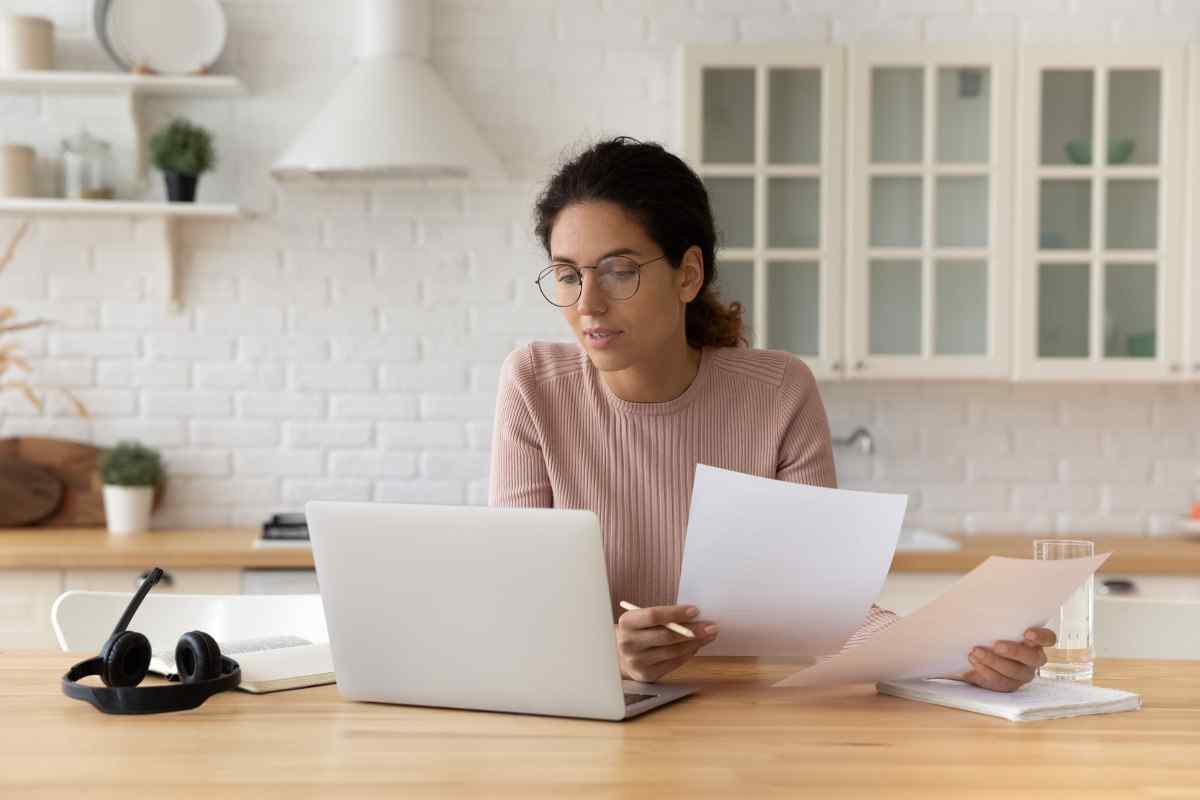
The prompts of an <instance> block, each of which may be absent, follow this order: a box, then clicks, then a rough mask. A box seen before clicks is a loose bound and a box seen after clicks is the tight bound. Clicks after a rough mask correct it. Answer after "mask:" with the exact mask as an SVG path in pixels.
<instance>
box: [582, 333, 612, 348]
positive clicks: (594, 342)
mask: <svg viewBox="0 0 1200 800" xmlns="http://www.w3.org/2000/svg"><path fill="white" fill-rule="evenodd" d="M620 335H621V331H607V332H604V333H600V332H599V331H596V332H586V333H584V337H585V338H586V339H587V342H588V344H589V345H590V346H591V347H593V348H595V349H597V350H603V349H605V348H606V347H610V346H611V345H612V343H613V342H614V341H616V339H617V337H618V336H620Z"/></svg>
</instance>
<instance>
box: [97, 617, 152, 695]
mask: <svg viewBox="0 0 1200 800" xmlns="http://www.w3.org/2000/svg"><path fill="white" fill-rule="evenodd" d="M150 655H151V654H150V640H149V639H147V638H146V637H145V636H143V635H142V634H140V633H138V632H137V631H121V632H120V633H118V634H117V635H116V636H112V637H110V638H109V640H108V641H107V642H105V643H104V647H102V648H101V649H100V660H101V662H102V668H101V671H100V680H101V681H102V682H103V683H104V685H105V686H118V687H120V686H137V685H138V684H139V683H141V682H142V679H143V678H145V677H146V672H147V671H148V670H149V669H150Z"/></svg>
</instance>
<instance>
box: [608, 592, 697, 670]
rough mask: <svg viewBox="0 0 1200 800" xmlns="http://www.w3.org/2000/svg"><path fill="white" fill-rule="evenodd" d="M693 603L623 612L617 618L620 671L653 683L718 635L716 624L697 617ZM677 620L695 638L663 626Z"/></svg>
mask: <svg viewBox="0 0 1200 800" xmlns="http://www.w3.org/2000/svg"><path fill="white" fill-rule="evenodd" d="M699 614H700V611H699V609H697V608H696V607H695V606H650V607H648V608H639V609H638V610H637V611H626V612H625V613H624V614H622V615H621V616H620V618H619V619H618V620H617V655H618V657H619V658H620V662H621V674H622V675H624V676H625V677H626V678H629V679H631V680H635V681H641V682H643V683H653V682H654V681H656V680H658V679H659V678H661V677H662V676H664V675H666V674H667V673H668V672H672V671H674V670H676V669H679V667H681V666H683V664H684V663H685V662H686V661H687V660H688V659H689V658H691V657H692V656H694V655H696V653H697V652H698V651H699V650H700V648H701V647H704V646H705V645H707V644H711V643H712V642H713V641H714V640H715V639H716V638H717V626H716V625H713V624H712V623H709V622H701V621H699V620H696V617H697V616H698V615H699ZM667 622H677V623H679V624H680V625H683V626H684V627H686V628H689V629H691V630H692V632H694V633H695V634H696V638H695V639H689V638H687V637H686V636H683V635H681V634H678V633H675V632H674V631H670V630H667V629H666V628H664V627H662V625H663V624H665V623H667Z"/></svg>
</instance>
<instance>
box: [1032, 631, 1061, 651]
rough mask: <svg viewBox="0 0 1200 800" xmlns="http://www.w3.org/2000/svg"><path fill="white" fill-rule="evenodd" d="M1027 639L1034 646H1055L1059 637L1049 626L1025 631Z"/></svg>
mask: <svg viewBox="0 0 1200 800" xmlns="http://www.w3.org/2000/svg"><path fill="white" fill-rule="evenodd" d="M1025 641H1027V642H1029V644H1031V645H1033V646H1034V647H1054V645H1055V644H1057V643H1058V637H1057V636H1055V635H1054V631H1052V630H1050V629H1049V628H1030V629H1029V630H1027V631H1025Z"/></svg>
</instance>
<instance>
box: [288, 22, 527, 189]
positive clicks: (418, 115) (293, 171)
mask: <svg viewBox="0 0 1200 800" xmlns="http://www.w3.org/2000/svg"><path fill="white" fill-rule="evenodd" d="M358 3H359V20H358V30H357V34H356V38H355V64H354V66H353V67H352V68H351V70H350V73H349V74H348V75H347V76H346V78H345V80H343V81H342V83H341V85H340V86H338V88H337V91H336V92H335V93H334V95H333V97H332V98H331V99H330V100H329V102H328V103H327V104H326V105H325V107H324V108H323V109H321V111H320V113H318V114H317V116H316V117H314V118H313V119H312V120H311V121H310V122H309V123H308V125H307V126H306V127H305V128H304V131H303V132H302V133H301V134H300V136H299V137H298V138H297V139H296V140H295V141H294V142H293V143H292V145H291V146H290V147H289V148H288V149H287V151H286V152H285V153H284V154H283V156H282V157H281V158H280V159H279V160H278V161H276V162H275V164H274V165H272V167H271V174H272V175H274V176H275V177H276V178H278V179H281V180H292V179H302V178H331V179H336V178H499V177H503V175H504V168H503V166H502V165H501V163H500V159H498V158H497V157H496V154H495V153H493V152H492V151H491V149H490V148H489V147H488V146H487V144H486V143H485V142H484V140H483V137H481V136H480V135H479V131H478V129H477V128H476V127H475V125H474V123H473V122H472V121H471V119H470V118H469V117H468V116H467V115H466V114H465V113H464V112H463V110H462V109H461V108H459V106H458V104H457V103H455V101H454V98H453V97H451V96H450V93H449V92H448V91H447V90H446V87H445V85H444V84H443V83H442V81H441V80H440V79H439V78H438V76H437V74H436V73H435V72H434V71H433V69H432V68H431V67H430V65H429V62H428V60H427V59H428V56H429V39H430V0H358Z"/></svg>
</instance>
